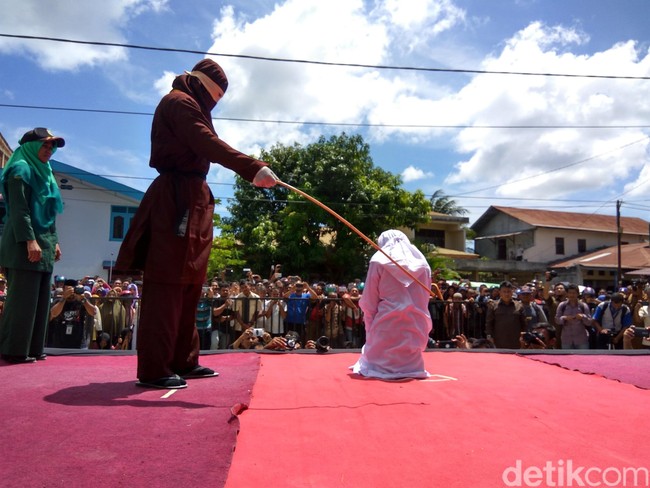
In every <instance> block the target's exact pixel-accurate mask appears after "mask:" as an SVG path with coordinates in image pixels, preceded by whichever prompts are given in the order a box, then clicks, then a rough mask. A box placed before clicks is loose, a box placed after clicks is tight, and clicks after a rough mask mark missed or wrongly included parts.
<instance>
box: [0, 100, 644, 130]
mask: <svg viewBox="0 0 650 488" xmlns="http://www.w3.org/2000/svg"><path fill="white" fill-rule="evenodd" d="M0 107H4V108H20V109H31V110H56V111H62V112H84V113H99V114H112V115H145V116H147V117H153V112H136V111H130V110H104V109H93V108H75V107H52V106H46V105H19V104H13V103H0ZM212 120H226V121H229V122H247V123H248V122H252V123H259V124H291V125H318V126H329V127H386V128H401V129H648V128H650V124H634V125H633V124H626V125H467V124H462V125H450V124H371V123H367V122H315V121H309V120H277V119H275V120H274V119H251V118H242V117H212Z"/></svg>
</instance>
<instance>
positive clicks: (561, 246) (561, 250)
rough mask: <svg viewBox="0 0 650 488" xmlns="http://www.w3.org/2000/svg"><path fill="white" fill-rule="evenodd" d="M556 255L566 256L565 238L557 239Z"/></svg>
mask: <svg viewBox="0 0 650 488" xmlns="http://www.w3.org/2000/svg"><path fill="white" fill-rule="evenodd" d="M555 254H564V237H556V238H555Z"/></svg>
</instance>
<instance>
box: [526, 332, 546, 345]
mask: <svg viewBox="0 0 650 488" xmlns="http://www.w3.org/2000/svg"><path fill="white" fill-rule="evenodd" d="M537 339H539V340H540V341H542V342H544V336H543V335H542V334H541V333H540V332H526V333H525V334H524V336H523V341H524V343H526V344H537Z"/></svg>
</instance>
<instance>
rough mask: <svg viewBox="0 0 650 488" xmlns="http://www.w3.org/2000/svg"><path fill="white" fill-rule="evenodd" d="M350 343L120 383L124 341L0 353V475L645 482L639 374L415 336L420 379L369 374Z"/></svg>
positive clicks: (173, 480)
mask: <svg viewBox="0 0 650 488" xmlns="http://www.w3.org/2000/svg"><path fill="white" fill-rule="evenodd" d="M357 357H358V353H356V352H355V353H349V352H346V353H327V354H323V355H318V354H316V353H314V352H313V351H309V352H303V353H300V352H296V353H289V354H273V353H270V354H269V353H267V354H257V353H254V352H246V353H225V354H213V355H206V356H204V357H203V358H202V361H201V363H202V364H204V365H206V366H209V367H214V368H216V369H217V370H218V371H219V372H220V373H221V376H220V377H219V378H211V379H199V380H190V386H189V388H187V389H185V390H177V391H175V392H174V393H171V394H170V393H168V392H167V390H144V389H140V388H137V387H135V386H134V377H133V375H134V372H135V357H134V356H119V355H111V356H99V355H88V356H83V355H77V356H57V357H52V356H50V357H48V359H47V360H46V361H45V362H39V363H37V364H26V365H12V366H5V365H3V366H2V367H0V378H2V381H3V384H4V385H5V387H4V388H3V393H2V397H1V398H2V400H1V401H0V404H1V407H2V412H3V416H2V430H1V434H0V435H1V436H2V438H1V440H2V446H3V454H2V456H0V466H1V469H0V483H1V484H2V486H12V487H13V486H19V487H76V486H79V487H82V486H83V487H85V486H93V487H95V486H96V487H113V486H120V487H127V486H128V487H137V486H147V487H166V486H173V487H178V486H210V487H220V486H226V487H227V488H241V487H262V486H271V487H326V488H328V487H402V486H412V487H429V486H440V487H499V486H570V485H569V482H570V481H572V483H573V486H580V485H579V483H578V481H582V482H583V483H584V485H585V486H589V483H592V486H624V485H623V481H624V480H626V483H627V484H626V486H650V481H646V479H645V478H644V477H643V476H644V474H643V473H644V472H643V469H645V470H646V471H645V473H646V474H647V473H648V471H647V470H648V468H650V463H648V461H647V460H648V456H647V449H646V448H645V446H646V445H647V441H646V440H645V439H646V437H647V436H646V433H645V430H646V428H645V427H646V426H647V425H648V413H647V412H648V405H650V401H649V400H650V391H648V390H645V389H641V388H638V387H636V386H634V385H632V384H627V383H622V382H619V381H612V380H609V379H606V378H605V377H602V376H599V375H593V374H590V375H587V374H582V373H580V372H577V371H572V370H568V369H563V368H558V367H556V366H553V365H549V364H546V363H544V362H541V361H531V360H529V359H527V358H525V357H521V356H518V355H514V354H499V353H494V352H482V351H481V352H479V351H468V352H462V351H435V352H427V353H426V354H425V358H426V364H427V368H428V370H429V372H431V373H432V374H433V376H432V377H431V378H430V379H428V380H423V381H417V380H413V381H406V382H383V381H377V380H368V379H359V378H358V377H356V376H354V375H351V374H350V373H349V370H348V369H347V367H348V366H349V365H351V364H353V363H354V361H355V360H356V358H357ZM567 357H571V356H567ZM585 357H587V356H585ZM535 359H542V358H541V357H540V356H536V357H535ZM544 359H551V358H544ZM553 359H554V358H553ZM612 359H614V360H615V361H616V362H621V364H622V365H623V367H627V368H628V369H631V368H638V367H642V368H644V371H643V373H645V374H646V375H647V369H646V368H645V364H646V363H633V362H630V363H628V364H627V366H626V363H625V362H626V361H627V360H629V359H630V357H627V356H612ZM645 359H647V357H646V358H645ZM599 374H601V373H599ZM251 389H252V394H251ZM240 405H248V407H249V408H248V409H247V410H245V409H244V407H241V406H240ZM233 413H239V417H236V416H235V415H233ZM237 430H239V435H238V436H237V434H236V432H237ZM235 444H236V449H235V452H234V455H232V449H233V448H234V447H235ZM586 476H588V477H587V478H585V477H586ZM633 476H637V479H636V483H637V484H633V481H634V480H633V479H632V477H633ZM597 481H598V482H600V483H601V484H600V485H595V484H594V483H595V482H597ZM619 481H620V482H619ZM562 483H564V484H562Z"/></svg>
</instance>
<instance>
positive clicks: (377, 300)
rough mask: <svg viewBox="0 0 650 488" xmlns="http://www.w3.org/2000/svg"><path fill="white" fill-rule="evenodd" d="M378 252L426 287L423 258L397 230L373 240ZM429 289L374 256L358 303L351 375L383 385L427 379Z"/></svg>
mask: <svg viewBox="0 0 650 488" xmlns="http://www.w3.org/2000/svg"><path fill="white" fill-rule="evenodd" d="M377 244H378V245H379V247H380V248H381V249H382V250H383V251H384V252H385V253H386V254H388V255H389V256H390V257H391V258H392V259H394V260H395V262H397V263H398V264H399V265H400V266H402V267H403V268H406V269H407V270H408V271H409V272H410V273H411V274H412V275H413V276H414V277H415V278H417V279H418V281H420V283H423V284H424V285H426V286H427V287H428V286H430V284H431V268H430V267H429V264H428V263H427V261H426V259H425V258H424V255H423V254H422V253H421V252H420V251H419V250H418V249H417V248H416V247H415V246H413V245H412V244H411V243H410V241H409V239H408V237H406V235H405V234H404V233H403V232H400V231H398V230H387V231H385V232H383V233H382V234H381V235H380V236H379V239H377ZM429 297H430V294H429V293H428V292H427V289H426V288H424V287H422V286H420V285H419V284H418V283H416V282H415V281H414V280H413V278H411V277H410V276H409V275H408V274H406V273H405V272H404V271H403V270H401V269H400V268H399V267H398V266H396V265H395V264H394V263H392V262H391V261H390V260H389V259H388V258H387V257H386V256H385V255H384V254H382V253H381V252H379V251H378V252H376V253H375V254H374V255H373V257H372V258H371V259H370V265H369V267H368V276H367V277H366V284H365V288H364V290H363V295H362V297H361V299H360V301H359V306H360V307H361V309H362V310H363V314H364V321H365V326H366V343H365V345H364V346H363V348H362V350H361V357H360V358H359V360H358V361H357V363H356V364H355V365H354V366H352V367H351V369H352V370H353V372H354V373H358V374H361V375H363V376H370V377H374V378H383V379H398V378H426V377H428V376H430V375H429V373H428V372H427V371H426V370H425V369H424V357H423V354H422V353H423V351H424V349H425V348H426V346H427V341H428V338H429V331H430V330H431V316H430V315H429V309H428V305H429Z"/></svg>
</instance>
